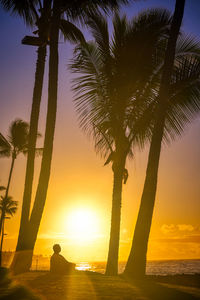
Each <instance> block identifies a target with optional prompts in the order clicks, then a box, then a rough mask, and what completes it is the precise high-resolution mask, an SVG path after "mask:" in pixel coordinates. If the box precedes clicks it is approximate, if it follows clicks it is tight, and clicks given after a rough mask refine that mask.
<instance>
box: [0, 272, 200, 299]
mask: <svg viewBox="0 0 200 300" xmlns="http://www.w3.org/2000/svg"><path fill="white" fill-rule="evenodd" d="M9 278H10V279H7V280H5V281H4V282H2V281H1V285H0V299H3V300H6V299H17V300H21V299H27V300H29V299H30V300H31V299H32V300H34V299H35V300H36V299H43V300H61V299H62V300H63V299H70V300H75V299H76V300H79V299H80V300H82V299H83V300H86V299H90V300H93V299H94V300H95V299H116V300H117V299H118V300H120V299H122V300H123V299H124V300H125V299H126V300H129V299H130V300H131V299H132V300H139V299H140V300H141V299H143V300H148V299H149V300H154V299H155V300H157V299H159V300H160V299H166V300H168V299H169V300H172V299H174V300H175V299H176V300H179V299H180V300H189V299H191V300H192V299H200V274H195V275H173V276H153V275H152V276H146V278H145V279H144V280H135V281H129V280H127V279H126V278H124V277H122V276H105V275H102V274H100V273H96V272H89V271H75V272H74V273H73V274H70V275H64V276H55V275H52V274H50V273H49V272H40V271H32V272H27V273H24V274H20V275H16V276H12V277H9Z"/></svg>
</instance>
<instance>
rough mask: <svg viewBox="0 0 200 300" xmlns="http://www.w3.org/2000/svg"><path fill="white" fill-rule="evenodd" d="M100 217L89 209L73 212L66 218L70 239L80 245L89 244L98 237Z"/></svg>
mask: <svg viewBox="0 0 200 300" xmlns="http://www.w3.org/2000/svg"><path fill="white" fill-rule="evenodd" d="M99 230H100V228H99V217H98V214H97V213H96V212H95V211H92V210H90V209H87V208H80V209H75V210H72V211H71V212H70V213H69V214H68V215H67V218H66V231H67V235H68V237H69V238H70V239H73V240H75V241H76V242H78V243H80V242H81V243H82V242H89V241H92V240H94V239H96V238H97V237H98V234H99Z"/></svg>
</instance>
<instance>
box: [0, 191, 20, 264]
mask: <svg viewBox="0 0 200 300" xmlns="http://www.w3.org/2000/svg"><path fill="white" fill-rule="evenodd" d="M17 205H18V202H17V201H14V200H13V198H12V197H11V196H7V197H3V196H1V200H0V211H1V219H0V224H2V228H1V229H2V235H1V243H0V267H1V261H2V257H1V256H2V249H3V238H4V227H5V219H6V218H7V216H11V217H12V216H13V215H14V214H15V213H16V211H17Z"/></svg>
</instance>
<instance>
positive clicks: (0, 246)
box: [0, 213, 5, 267]
mask: <svg viewBox="0 0 200 300" xmlns="http://www.w3.org/2000/svg"><path fill="white" fill-rule="evenodd" d="M2 215H3V218H2V219H3V223H2V235H1V243H0V267H1V266H2V249H3V238H4V225H5V214H3V213H2Z"/></svg>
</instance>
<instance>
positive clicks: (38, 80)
mask: <svg viewBox="0 0 200 300" xmlns="http://www.w3.org/2000/svg"><path fill="white" fill-rule="evenodd" d="M43 3H44V7H43V11H42V12H41V16H42V17H41V20H42V21H40V26H39V38H40V39H41V40H42V41H44V44H43V45H42V46H39V47H38V50H37V62H36V71H35V84H34V90H33V99H32V109H31V117H30V129H29V141H28V157H27V164H26V176H25V184H24V194H23V202H22V203H23V204H22V213H21V222H20V229H19V235H18V242H17V247H16V251H20V250H22V249H23V248H24V246H23V241H24V236H25V235H26V232H27V228H28V221H29V215H30V205H31V196H32V187H33V178H34V162H35V149H36V141H37V134H38V121H39V113H40V104H41V97H42V88H43V81H44V71H45V62H46V53H47V46H46V45H47V39H48V33H47V32H48V14H49V9H50V6H51V2H50V1H49V0H44V2H43Z"/></svg>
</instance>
